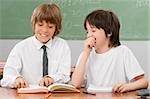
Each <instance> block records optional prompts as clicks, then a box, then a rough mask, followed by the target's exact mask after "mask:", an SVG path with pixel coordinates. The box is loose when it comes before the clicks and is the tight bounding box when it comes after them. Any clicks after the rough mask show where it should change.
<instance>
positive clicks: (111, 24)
mask: <svg viewBox="0 0 150 99" xmlns="http://www.w3.org/2000/svg"><path fill="white" fill-rule="evenodd" d="M86 22H88V23H89V24H90V25H93V26H95V27H96V28H98V29H101V28H102V29H103V30H104V31H105V35H106V37H109V39H110V43H109V47H116V46H119V45H120V41H119V30H120V22H119V20H118V18H117V16H116V15H115V14H114V13H113V12H111V11H107V10H95V11H93V12H91V13H90V14H88V15H87V16H86V18H85V21H84V28H85V30H87V27H86ZM108 34H109V35H110V36H108Z"/></svg>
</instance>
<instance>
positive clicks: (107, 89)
mask: <svg viewBox="0 0 150 99" xmlns="http://www.w3.org/2000/svg"><path fill="white" fill-rule="evenodd" d="M87 91H88V92H112V87H108V86H106V87H105V86H104V87H103V86H102V87H98V86H94V85H89V87H88V88H87Z"/></svg>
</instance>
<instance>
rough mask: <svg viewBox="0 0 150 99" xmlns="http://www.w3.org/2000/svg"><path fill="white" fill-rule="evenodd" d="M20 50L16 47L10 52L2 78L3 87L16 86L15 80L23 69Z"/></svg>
mask: <svg viewBox="0 0 150 99" xmlns="http://www.w3.org/2000/svg"><path fill="white" fill-rule="evenodd" d="M18 51H19V50H17V49H16V48H13V50H12V51H11V52H10V55H9V56H8V59H7V62H6V64H5V66H4V72H3V78H2V80H1V85H2V86H3V87H10V88H14V87H15V80H16V78H17V77H19V76H21V75H20V73H19V72H20V70H21V59H20V57H19V54H18Z"/></svg>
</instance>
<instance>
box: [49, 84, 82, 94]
mask: <svg viewBox="0 0 150 99" xmlns="http://www.w3.org/2000/svg"><path fill="white" fill-rule="evenodd" d="M48 90H49V91H51V92H80V90H78V89H76V88H75V87H74V86H72V85H69V84H61V83H54V84H52V85H50V86H49V87H48Z"/></svg>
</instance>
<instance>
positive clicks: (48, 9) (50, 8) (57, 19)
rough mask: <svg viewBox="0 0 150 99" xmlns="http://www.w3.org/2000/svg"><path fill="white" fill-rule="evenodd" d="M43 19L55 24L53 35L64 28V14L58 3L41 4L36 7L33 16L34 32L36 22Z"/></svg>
mask: <svg viewBox="0 0 150 99" xmlns="http://www.w3.org/2000/svg"><path fill="white" fill-rule="evenodd" d="M42 21H46V22H47V23H52V24H55V25H56V31H55V33H54V35H53V37H54V36H56V35H58V34H59V33H60V31H61V29H62V15H61V11H60V9H59V7H58V6H57V5H56V4H54V3H52V4H41V5H39V6H38V7H37V8H35V9H34V11H33V14H32V16H31V23H32V30H33V32H34V29H35V24H36V23H37V22H42Z"/></svg>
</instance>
